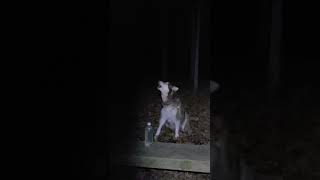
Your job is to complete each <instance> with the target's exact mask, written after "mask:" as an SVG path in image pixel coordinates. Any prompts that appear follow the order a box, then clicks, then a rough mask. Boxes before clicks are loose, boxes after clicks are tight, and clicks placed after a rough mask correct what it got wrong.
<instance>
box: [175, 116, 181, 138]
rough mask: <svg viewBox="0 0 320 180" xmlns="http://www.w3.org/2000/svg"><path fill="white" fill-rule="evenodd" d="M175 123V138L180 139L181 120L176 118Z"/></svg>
mask: <svg viewBox="0 0 320 180" xmlns="http://www.w3.org/2000/svg"><path fill="white" fill-rule="evenodd" d="M175 125H176V129H175V135H174V137H175V139H178V137H179V130H180V121H178V120H175Z"/></svg>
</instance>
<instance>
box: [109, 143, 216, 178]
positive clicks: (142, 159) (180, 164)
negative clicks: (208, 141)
mask: <svg viewBox="0 0 320 180" xmlns="http://www.w3.org/2000/svg"><path fill="white" fill-rule="evenodd" d="M114 157H115V158H114V159H113V161H114V162H116V163H119V164H122V165H129V166H135V167H144V168H156V169H168V170H178V171H191V172H202V173H210V145H193V144H177V143H163V142H155V143H153V144H151V146H150V147H145V146H144V142H137V143H135V145H132V150H130V153H126V154H123V153H122V154H121V153H119V154H118V155H116V156H114Z"/></svg>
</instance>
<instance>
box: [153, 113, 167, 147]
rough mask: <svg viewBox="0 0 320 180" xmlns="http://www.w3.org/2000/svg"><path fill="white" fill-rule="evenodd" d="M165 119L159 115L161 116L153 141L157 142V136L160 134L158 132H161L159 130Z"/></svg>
mask: <svg viewBox="0 0 320 180" xmlns="http://www.w3.org/2000/svg"><path fill="white" fill-rule="evenodd" d="M166 121H167V119H166V118H165V116H163V115H162V113H161V116H160V120H159V127H158V129H157V132H156V134H155V136H154V140H155V141H157V140H158V136H159V134H160V131H161V128H162V126H163V125H164V124H165V123H166Z"/></svg>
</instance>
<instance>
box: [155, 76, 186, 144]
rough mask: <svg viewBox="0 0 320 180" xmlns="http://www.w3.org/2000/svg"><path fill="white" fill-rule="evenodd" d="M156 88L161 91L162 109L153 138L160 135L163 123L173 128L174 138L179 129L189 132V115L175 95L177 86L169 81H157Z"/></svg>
mask: <svg viewBox="0 0 320 180" xmlns="http://www.w3.org/2000/svg"><path fill="white" fill-rule="evenodd" d="M158 90H159V91H160V92H161V99H162V109H161V114H160V120H159V127H158V129H157V132H156V134H155V140H157V138H158V136H159V135H160V131H161V128H162V126H163V125H166V127H169V128H170V129H172V130H174V132H175V138H176V139H177V138H178V137H179V131H183V132H187V133H188V134H190V133H191V128H190V126H189V115H188V113H187V112H186V111H185V108H184V106H183V104H182V102H181V100H180V98H178V97H176V92H177V91H178V90H179V88H178V87H176V86H173V85H171V84H170V83H169V82H162V81H159V82H158Z"/></svg>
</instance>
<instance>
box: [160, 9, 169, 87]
mask: <svg viewBox="0 0 320 180" xmlns="http://www.w3.org/2000/svg"><path fill="white" fill-rule="evenodd" d="M160 28H161V31H160V38H161V39H160V42H161V78H162V80H163V81H167V79H168V10H167V9H162V10H161V17H160Z"/></svg>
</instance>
